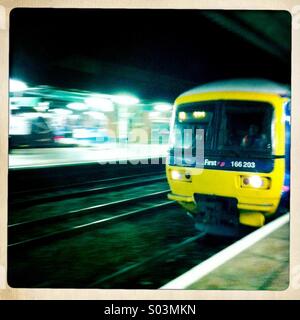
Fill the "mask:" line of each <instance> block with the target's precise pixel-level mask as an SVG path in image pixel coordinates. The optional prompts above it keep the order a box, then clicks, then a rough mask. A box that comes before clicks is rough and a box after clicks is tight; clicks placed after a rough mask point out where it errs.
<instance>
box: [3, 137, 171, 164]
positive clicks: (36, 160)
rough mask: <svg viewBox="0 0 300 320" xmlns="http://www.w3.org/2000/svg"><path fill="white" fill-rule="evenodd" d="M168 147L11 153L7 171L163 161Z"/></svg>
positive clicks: (114, 146)
mask: <svg viewBox="0 0 300 320" xmlns="http://www.w3.org/2000/svg"><path fill="white" fill-rule="evenodd" d="M167 148H168V146H167V145H161V144H152V145H146V144H130V145H129V144H110V143H107V144H103V145H98V146H92V147H74V148H71V147H66V148H34V149H12V150H11V151H10V154H9V168H11V169H18V168H19V169H23V168H24V169H26V168H35V167H36V168H38V167H53V166H63V165H73V164H82V163H96V162H100V163H109V162H114V161H123V162H124V161H127V160H128V161H134V160H140V159H152V158H160V157H165V156H166V154H167Z"/></svg>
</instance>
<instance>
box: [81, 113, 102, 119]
mask: <svg viewBox="0 0 300 320" xmlns="http://www.w3.org/2000/svg"><path fill="white" fill-rule="evenodd" d="M83 114H87V115H89V116H91V117H93V118H94V119H97V120H105V119H107V117H106V115H105V114H104V113H102V112H97V111H86V112H84V113H83Z"/></svg>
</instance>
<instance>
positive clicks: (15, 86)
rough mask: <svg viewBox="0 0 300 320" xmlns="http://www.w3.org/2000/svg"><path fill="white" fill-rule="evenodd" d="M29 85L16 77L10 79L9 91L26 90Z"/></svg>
mask: <svg viewBox="0 0 300 320" xmlns="http://www.w3.org/2000/svg"><path fill="white" fill-rule="evenodd" d="M27 88H28V87H27V85H26V83H25V82H23V81H20V80H15V79H10V80H9V92H20V91H24V90H26V89H27Z"/></svg>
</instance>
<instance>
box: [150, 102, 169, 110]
mask: <svg viewBox="0 0 300 320" xmlns="http://www.w3.org/2000/svg"><path fill="white" fill-rule="evenodd" d="M154 109H155V110H156V111H161V112H167V111H170V110H172V105H171V104H169V103H155V105H154Z"/></svg>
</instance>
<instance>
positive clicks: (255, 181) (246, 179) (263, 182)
mask: <svg viewBox="0 0 300 320" xmlns="http://www.w3.org/2000/svg"><path fill="white" fill-rule="evenodd" d="M270 185H271V179H270V178H267V177H261V176H257V175H255V176H241V187H243V188H255V189H270Z"/></svg>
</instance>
